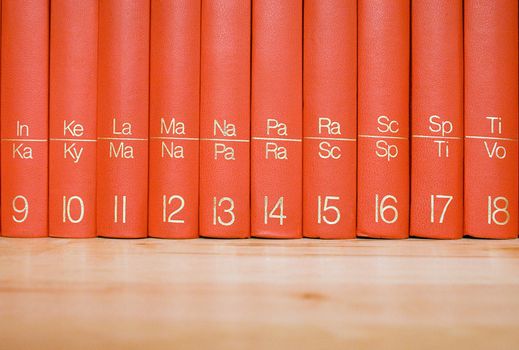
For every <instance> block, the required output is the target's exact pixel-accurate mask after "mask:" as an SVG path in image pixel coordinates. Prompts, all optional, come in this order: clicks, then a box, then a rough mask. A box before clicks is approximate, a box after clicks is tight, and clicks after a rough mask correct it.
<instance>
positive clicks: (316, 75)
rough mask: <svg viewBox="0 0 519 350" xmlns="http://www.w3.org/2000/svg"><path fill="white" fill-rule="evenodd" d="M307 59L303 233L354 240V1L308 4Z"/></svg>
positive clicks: (310, 0) (327, 0) (315, 0)
mask: <svg viewBox="0 0 519 350" xmlns="http://www.w3.org/2000/svg"><path fill="white" fill-rule="evenodd" d="M303 62H304V69H303V72H304V77H303V82H304V95H303V99H304V142H303V154H304V157H303V234H304V236H305V237H320V238H354V237H355V223H356V204H357V203H356V202H357V142H356V140H357V1H356V0H306V1H305V2H304V60H303ZM338 174H340V176H337V175H338Z"/></svg>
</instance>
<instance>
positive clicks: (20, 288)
mask: <svg viewBox="0 0 519 350" xmlns="http://www.w3.org/2000/svg"><path fill="white" fill-rule="evenodd" d="M0 344H1V346H0V347H1V348H3V349H10V348H21V347H26V348H29V347H30V348H34V347H38V348H41V347H46V348H49V349H57V348H64V349H65V348H66V349H83V348H84V349H92V348H100V347H111V348H124V349H141V348H153V347H156V348H167V349H171V348H172V347H173V346H175V347H177V348H182V349H201V348H202V347H208V348H211V349H235V348H247V349H251V348H268V349H272V348H285V349H288V348H297V349H307V348H308V349H310V348H320V349H329V348H330V349H331V348H338V349H346V348H348V347H349V348H351V349H364V348H374V349H382V348H384V349H387V348H394V349H403V348H421V349H445V348H449V347H452V348H456V349H461V348H467V349H498V348H503V349H504V348H506V349H511V348H517V346H518V344H519V240H512V241H490V240H468V239H464V240H460V241H432V240H418V239H410V240H403V241H384V240H367V239H359V240H350V241H322V240H308V239H303V240H259V239H250V240H211V239H197V240H185V241H173V240H157V239H145V240H115V239H87V240H68V239H8V238H1V239H0Z"/></svg>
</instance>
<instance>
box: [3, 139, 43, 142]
mask: <svg viewBox="0 0 519 350" xmlns="http://www.w3.org/2000/svg"><path fill="white" fill-rule="evenodd" d="M22 141H23V142H48V141H49V140H47V139H2V142H22Z"/></svg>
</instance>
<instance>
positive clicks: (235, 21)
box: [200, 0, 251, 238]
mask: <svg viewBox="0 0 519 350" xmlns="http://www.w3.org/2000/svg"><path fill="white" fill-rule="evenodd" d="M250 27H251V3H250V1H243V0H228V1H222V0H207V1H203V2H202V47H201V52H202V54H201V103H200V138H201V141H200V235H201V236H205V237H222V238H224V237H225V238H246V237H249V236H250V192H249V188H250V172H249V169H250V155H249V150H250Z"/></svg>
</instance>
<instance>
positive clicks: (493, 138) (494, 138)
mask: <svg viewBox="0 0 519 350" xmlns="http://www.w3.org/2000/svg"><path fill="white" fill-rule="evenodd" d="M465 138H466V139H474V140H497V141H514V142H517V139H512V138H508V137H495V136H465Z"/></svg>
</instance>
